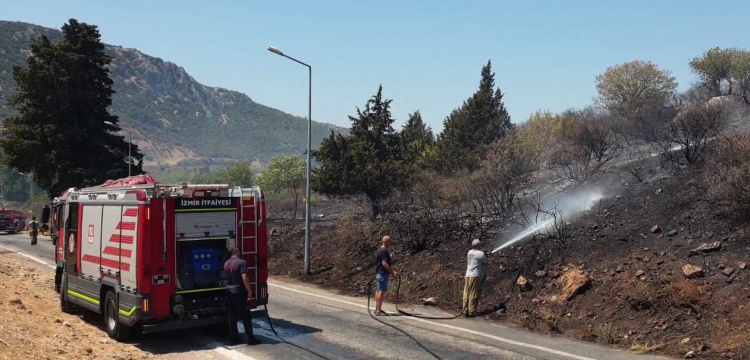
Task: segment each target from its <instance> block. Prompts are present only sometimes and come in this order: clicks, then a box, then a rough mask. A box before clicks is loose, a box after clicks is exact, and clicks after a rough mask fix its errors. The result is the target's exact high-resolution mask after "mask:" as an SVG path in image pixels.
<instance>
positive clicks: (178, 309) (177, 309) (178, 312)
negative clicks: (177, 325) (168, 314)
mask: <svg viewBox="0 0 750 360" xmlns="http://www.w3.org/2000/svg"><path fill="white" fill-rule="evenodd" d="M172 312H174V313H175V314H176V315H182V314H183V313H184V312H185V307H184V306H182V304H177V305H175V306H174V307H173V308H172Z"/></svg>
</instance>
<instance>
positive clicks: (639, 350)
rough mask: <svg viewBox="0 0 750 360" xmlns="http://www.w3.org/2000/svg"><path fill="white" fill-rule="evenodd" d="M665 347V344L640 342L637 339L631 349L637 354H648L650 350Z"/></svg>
mask: <svg viewBox="0 0 750 360" xmlns="http://www.w3.org/2000/svg"><path fill="white" fill-rule="evenodd" d="M663 347H664V344H651V343H645V344H640V343H638V342H637V341H636V342H633V345H631V346H630V351H632V352H634V353H636V354H648V353H650V352H654V351H656V350H659V349H661V348H663Z"/></svg>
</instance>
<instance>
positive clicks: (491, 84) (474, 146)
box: [437, 61, 514, 173]
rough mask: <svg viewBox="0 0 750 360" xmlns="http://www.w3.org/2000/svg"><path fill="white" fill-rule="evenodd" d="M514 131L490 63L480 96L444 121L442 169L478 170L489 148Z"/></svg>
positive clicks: (439, 148)
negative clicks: (510, 131) (496, 86)
mask: <svg viewBox="0 0 750 360" xmlns="http://www.w3.org/2000/svg"><path fill="white" fill-rule="evenodd" d="M513 127H514V126H513V124H512V123H511V122H510V115H508V111H507V110H506V109H505V105H504V103H503V93H502V92H501V91H500V88H495V74H494V73H493V72H492V62H491V61H488V62H487V65H485V66H484V67H483V68H482V78H481V80H480V82H479V89H478V90H477V92H475V93H474V94H473V95H472V96H471V97H470V98H468V99H467V100H466V101H464V103H463V105H462V106H461V107H460V108H458V109H454V110H453V111H452V112H451V114H450V115H449V116H448V117H447V118H446V119H445V121H444V129H443V132H442V133H441V134H440V136H439V138H438V143H437V153H438V159H439V162H438V164H437V165H438V168H439V169H440V170H441V171H442V172H444V173H452V172H454V171H458V170H466V171H475V170H478V169H479V168H480V167H481V162H482V159H483V158H484V155H485V153H486V152H487V149H488V148H489V146H490V145H491V144H492V143H493V142H495V141H496V140H497V139H500V138H502V137H504V136H505V135H506V134H507V133H508V131H509V130H511V129H513Z"/></svg>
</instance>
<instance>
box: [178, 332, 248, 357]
mask: <svg viewBox="0 0 750 360" xmlns="http://www.w3.org/2000/svg"><path fill="white" fill-rule="evenodd" d="M190 337H192V338H193V339H194V340H196V341H199V342H200V343H202V344H205V347H206V348H209V349H213V350H214V351H216V352H217V353H219V355H221V356H223V357H225V358H227V359H229V360H257V359H256V358H254V357H250V356H247V355H245V354H243V353H241V352H239V351H237V350H232V349H229V348H227V347H225V346H224V344H222V343H220V342H218V341H216V340H214V339H211V338H209V337H208V336H206V335H203V334H197V333H195V332H193V333H191V334H190Z"/></svg>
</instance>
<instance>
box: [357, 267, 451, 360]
mask: <svg viewBox="0 0 750 360" xmlns="http://www.w3.org/2000/svg"><path fill="white" fill-rule="evenodd" d="M373 281H375V278H373V279H372V280H370V282H368V283H367V313H368V314H369V315H370V317H371V318H373V319H374V320H375V321H377V322H379V323H381V324H383V325H386V326H390V327H392V328H393V329H395V330H397V331H398V332H400V333H402V334H404V335H406V336H407V337H408V338H409V339H412V340H413V341H414V342H415V343H416V344H417V345H419V347H421V348H422V349H424V351H427V352H428V353H430V355H432V356H434V357H435V358H436V359H438V360H442V359H443V358H441V357H440V356H439V355H438V354H435V353H434V352H433V351H432V350H430V349H429V348H427V347H426V346H424V345H423V344H422V343H421V342H419V340H417V339H416V338H415V337H414V336H412V335H411V334H409V333H407V332H406V331H404V330H402V329H401V328H399V327H398V326H396V325H393V324H390V323H387V322H385V321H383V320H380V319H378V318H377V317H375V315H373V314H372V312H371V311H370V298H371V297H372V282H373ZM400 285H401V277H399V286H400ZM397 296H398V295H397ZM459 315H461V314H459Z"/></svg>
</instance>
